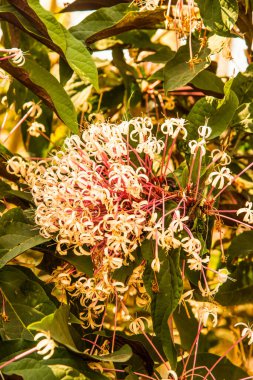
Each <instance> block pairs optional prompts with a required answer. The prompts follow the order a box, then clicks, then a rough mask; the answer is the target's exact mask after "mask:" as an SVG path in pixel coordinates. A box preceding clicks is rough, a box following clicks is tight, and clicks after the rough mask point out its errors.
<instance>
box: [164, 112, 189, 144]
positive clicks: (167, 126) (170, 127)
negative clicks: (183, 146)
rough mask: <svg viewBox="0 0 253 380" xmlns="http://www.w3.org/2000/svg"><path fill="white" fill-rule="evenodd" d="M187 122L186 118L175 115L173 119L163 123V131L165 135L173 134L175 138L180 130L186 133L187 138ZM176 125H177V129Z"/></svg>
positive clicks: (184, 137)
mask: <svg viewBox="0 0 253 380" xmlns="http://www.w3.org/2000/svg"><path fill="white" fill-rule="evenodd" d="M185 123H186V121H185V119H175V118H173V117H172V118H171V119H166V120H165V122H164V123H163V124H162V125H161V131H162V132H163V133H164V134H165V135H169V136H171V137H172V138H173V139H174V138H176V137H177V135H178V134H179V132H182V133H183V135H184V136H183V139H184V140H185V139H186V137H187V130H186V128H185V127H184V125H185ZM174 127H176V129H175V130H174Z"/></svg>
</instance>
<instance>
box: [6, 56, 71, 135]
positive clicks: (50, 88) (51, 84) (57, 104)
mask: <svg viewBox="0 0 253 380" xmlns="http://www.w3.org/2000/svg"><path fill="white" fill-rule="evenodd" d="M0 67H2V68H3V69H4V70H6V71H7V72H8V73H10V74H11V75H12V76H13V77H14V78H16V79H17V80H18V81H20V82H21V83H22V84H23V85H24V86H26V87H28V88H29V89H30V90H31V91H32V92H34V93H35V94H36V95H37V96H38V97H39V98H41V99H42V100H43V101H44V102H45V103H46V105H47V106H49V107H50V108H52V109H53V110H54V111H55V112H56V113H57V115H58V116H59V117H60V119H62V121H63V122H64V123H65V124H66V125H67V126H68V128H69V129H70V130H71V131H73V132H74V133H77V132H78V126H77V115H76V112H75V109H74V106H73V104H72V102H71V100H70V98H69V96H68V95H67V93H66V92H65V90H64V89H63V87H62V86H61V85H60V83H59V82H58V81H57V79H56V78H55V77H54V76H53V75H51V74H50V73H49V72H48V71H47V70H45V69H44V68H43V67H42V66H40V65H38V63H36V62H35V61H33V60H31V59H30V58H26V61H25V64H24V65H23V66H22V67H17V66H14V65H12V64H11V63H9V62H8V61H0Z"/></svg>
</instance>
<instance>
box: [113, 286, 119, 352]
mask: <svg viewBox="0 0 253 380" xmlns="http://www.w3.org/2000/svg"><path fill="white" fill-rule="evenodd" d="M117 313H118V294H117V292H115V315H114V327H113V336H112V352H113V351H114V346H115V338H116V327H117Z"/></svg>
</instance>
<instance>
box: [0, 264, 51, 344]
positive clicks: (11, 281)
mask: <svg viewBox="0 0 253 380" xmlns="http://www.w3.org/2000/svg"><path fill="white" fill-rule="evenodd" d="M29 272H30V271H29ZM0 288H1V290H2V294H3V296H4V298H5V300H6V303H7V305H8V309H9V310H10V311H11V315H9V322H7V323H8V325H12V327H13V329H12V338H19V337H21V336H23V337H26V338H27V339H32V335H31V334H30V333H29V332H28V331H27V326H28V325H29V324H30V323H32V322H35V321H38V320H40V319H41V318H43V317H44V316H45V315H47V314H49V313H52V312H53V311H54V310H55V305H54V303H53V302H52V301H51V300H50V299H49V298H48V296H47V294H46V293H45V291H44V289H43V288H42V287H41V285H40V284H39V283H38V282H35V281H34V280H31V279H30V278H29V277H28V275H27V274H26V273H24V272H23V271H21V270H19V269H17V268H16V267H14V266H6V267H5V268H3V269H1V270H0ZM16 325H17V331H16V333H15V331H14V330H15V327H16ZM14 333H15V334H14Z"/></svg>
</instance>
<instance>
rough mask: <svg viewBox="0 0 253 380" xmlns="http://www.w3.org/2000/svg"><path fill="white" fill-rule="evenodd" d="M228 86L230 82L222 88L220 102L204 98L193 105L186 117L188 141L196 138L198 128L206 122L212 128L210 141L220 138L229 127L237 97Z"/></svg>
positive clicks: (208, 97)
mask: <svg viewBox="0 0 253 380" xmlns="http://www.w3.org/2000/svg"><path fill="white" fill-rule="evenodd" d="M230 86H231V82H227V83H226V85H225V87H224V93H225V96H224V98H223V99H221V100H220V99H217V98H214V97H212V96H206V97H205V98H202V99H200V100H198V101H197V102H196V103H195V105H194V106H193V108H192V110H191V112H190V113H189V115H188V117H187V119H188V120H189V122H190V126H189V127H188V133H189V138H190V139H195V138H197V137H198V127H199V126H200V125H205V123H206V121H207V120H208V126H209V127H211V128H212V134H211V136H210V137H209V138H210V139H212V138H215V137H217V136H220V135H221V133H222V132H224V131H225V129H226V128H227V127H228V126H229V123H230V122H231V120H232V119H233V115H234V113H235V111H236V109H237V107H238V99H237V96H236V95H235V93H234V92H233V91H232V90H231V88H230Z"/></svg>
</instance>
